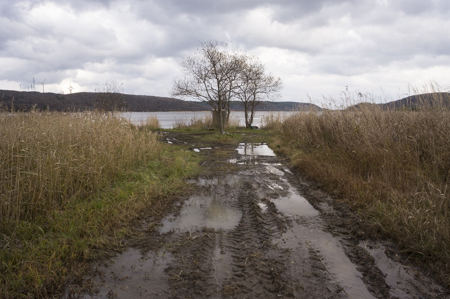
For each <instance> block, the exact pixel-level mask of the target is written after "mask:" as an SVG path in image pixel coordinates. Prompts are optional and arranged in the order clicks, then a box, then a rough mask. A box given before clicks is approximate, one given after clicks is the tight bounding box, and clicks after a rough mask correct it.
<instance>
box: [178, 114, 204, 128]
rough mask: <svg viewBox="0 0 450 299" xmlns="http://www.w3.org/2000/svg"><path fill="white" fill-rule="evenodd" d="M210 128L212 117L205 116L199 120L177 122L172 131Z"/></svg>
mask: <svg viewBox="0 0 450 299" xmlns="http://www.w3.org/2000/svg"><path fill="white" fill-rule="evenodd" d="M211 126H212V117H211V116H205V117H201V118H196V117H194V118H191V119H189V120H187V119H184V120H177V121H176V122H175V124H174V129H198V130H202V129H208V128H210V127H211Z"/></svg>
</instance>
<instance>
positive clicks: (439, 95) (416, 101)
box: [380, 92, 450, 110]
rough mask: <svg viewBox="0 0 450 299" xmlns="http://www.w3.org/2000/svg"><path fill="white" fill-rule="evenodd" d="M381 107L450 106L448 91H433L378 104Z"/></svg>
mask: <svg viewBox="0 0 450 299" xmlns="http://www.w3.org/2000/svg"><path fill="white" fill-rule="evenodd" d="M380 106H381V108H383V109H413V110H414V109H417V108H419V107H447V108H450V93H448V92H434V93H424V94H418V95H413V96H409V97H406V98H403V99H400V100H397V101H394V102H390V103H386V104H380Z"/></svg>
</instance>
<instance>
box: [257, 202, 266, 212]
mask: <svg viewBox="0 0 450 299" xmlns="http://www.w3.org/2000/svg"><path fill="white" fill-rule="evenodd" d="M258 206H259V208H260V209H261V212H263V213H265V212H266V211H267V208H268V207H267V204H265V203H262V202H258Z"/></svg>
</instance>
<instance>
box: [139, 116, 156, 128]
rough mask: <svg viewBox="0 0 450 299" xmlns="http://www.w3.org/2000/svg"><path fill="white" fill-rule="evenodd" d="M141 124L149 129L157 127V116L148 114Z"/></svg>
mask: <svg viewBox="0 0 450 299" xmlns="http://www.w3.org/2000/svg"><path fill="white" fill-rule="evenodd" d="M143 126H144V127H146V128H149V129H159V128H160V123H159V120H158V117H157V116H150V117H149V118H147V120H146V121H145V123H144V124H143Z"/></svg>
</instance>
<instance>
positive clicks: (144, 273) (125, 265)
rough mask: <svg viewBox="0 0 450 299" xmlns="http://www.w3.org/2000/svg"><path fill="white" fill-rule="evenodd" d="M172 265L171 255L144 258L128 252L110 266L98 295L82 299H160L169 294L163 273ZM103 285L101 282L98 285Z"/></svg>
mask: <svg viewBox="0 0 450 299" xmlns="http://www.w3.org/2000/svg"><path fill="white" fill-rule="evenodd" d="M171 261H172V256H171V255H170V253H166V254H164V255H158V254H155V256H142V254H141V253H140V252H139V250H136V249H132V248H130V249H128V250H126V251H125V252H123V253H122V254H121V255H119V256H118V257H117V258H115V259H114V262H113V263H111V264H110V265H108V267H107V268H105V269H100V270H106V271H105V273H108V274H107V275H106V276H105V277H103V279H102V282H101V285H100V286H99V287H98V293H97V294H95V295H94V296H91V295H85V296H84V297H83V298H110V297H109V296H111V295H112V294H114V296H115V297H114V298H158V297H161V296H163V295H165V294H168V290H169V283H168V276H167V274H166V273H165V271H164V269H166V268H167V267H168V264H169V263H170V262H171ZM98 283H100V282H98Z"/></svg>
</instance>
